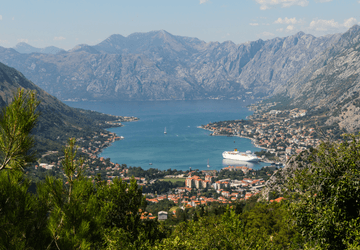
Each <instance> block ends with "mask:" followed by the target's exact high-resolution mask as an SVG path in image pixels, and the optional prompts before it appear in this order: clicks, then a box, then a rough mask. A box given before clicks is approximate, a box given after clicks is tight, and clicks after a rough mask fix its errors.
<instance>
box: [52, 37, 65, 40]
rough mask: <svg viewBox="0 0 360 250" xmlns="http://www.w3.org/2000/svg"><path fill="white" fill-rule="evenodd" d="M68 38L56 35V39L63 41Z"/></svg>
mask: <svg viewBox="0 0 360 250" xmlns="http://www.w3.org/2000/svg"><path fill="white" fill-rule="evenodd" d="M65 39H66V38H65V37H63V36H56V37H54V41H61V40H65Z"/></svg>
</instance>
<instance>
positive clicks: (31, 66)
mask: <svg viewBox="0 0 360 250" xmlns="http://www.w3.org/2000/svg"><path fill="white" fill-rule="evenodd" d="M339 37H340V35H330V36H325V37H319V38H317V37H314V36H312V35H306V34H304V33H302V32H299V33H297V34H295V35H293V36H289V37H285V38H275V39H271V40H267V41H263V40H258V41H254V42H249V43H245V44H239V45H237V44H234V43H233V42H230V41H228V42H224V43H218V42H210V43H205V42H204V41H201V40H199V39H197V38H189V37H181V36H174V35H172V34H170V33H168V32H166V31H152V32H147V33H134V34H131V35H129V36H128V37H123V36H121V35H112V36H110V37H109V38H107V39H106V40H104V41H103V42H101V43H99V44H98V45H95V46H89V45H79V46H76V47H75V48H74V49H72V50H69V51H67V52H62V53H58V54H56V55H52V54H23V53H18V52H16V51H14V50H11V49H5V48H2V47H0V61H1V62H3V63H5V64H7V65H9V66H12V67H14V68H16V69H18V70H20V71H21V72H23V74H24V75H25V76H26V77H28V78H29V79H31V80H32V81H33V82H35V83H36V84H37V85H38V86H40V87H41V88H43V89H44V90H46V91H47V92H49V93H51V94H53V95H55V96H56V97H58V98H60V99H62V100H66V99H78V100H79V99H87V100H173V99H174V100H186V99H206V98H220V99H224V98H226V99H229V98H233V99H238V98H250V97H252V98H254V97H255V98H256V97H263V96H267V95H269V94H271V93H272V92H273V90H274V89H275V88H276V87H278V86H282V85H284V84H286V82H287V81H288V80H289V79H290V78H291V77H292V76H293V75H295V74H296V73H298V72H299V71H300V70H301V69H302V68H303V67H304V66H305V65H306V64H307V63H308V62H309V61H310V60H311V59H313V58H314V57H316V56H317V55H318V54H319V53H321V52H322V51H324V50H325V49H327V48H328V47H329V46H331V45H332V44H334V43H336V41H337V40H338V38H339Z"/></svg>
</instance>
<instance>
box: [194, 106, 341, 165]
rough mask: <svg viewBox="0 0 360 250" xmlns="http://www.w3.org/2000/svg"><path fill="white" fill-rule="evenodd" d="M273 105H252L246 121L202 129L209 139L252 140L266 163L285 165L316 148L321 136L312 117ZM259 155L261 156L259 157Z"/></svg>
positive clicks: (223, 122) (302, 111) (213, 124)
mask: <svg viewBox="0 0 360 250" xmlns="http://www.w3.org/2000/svg"><path fill="white" fill-rule="evenodd" d="M274 105H275V104H266V105H254V106H251V109H252V110H253V111H254V113H253V114H252V115H250V116H249V117H247V118H248V119H246V120H233V121H221V122H214V123H209V124H206V125H203V126H201V128H203V129H206V130H209V131H211V133H210V135H212V136H238V137H243V138H248V139H250V140H252V142H253V144H254V145H255V146H256V147H259V148H261V149H263V150H265V151H266V152H267V153H268V155H269V156H270V157H267V158H266V159H264V158H265V156H264V155H263V160H264V161H268V162H281V163H285V162H286V161H287V160H289V159H290V157H291V156H292V155H294V154H298V153H300V152H302V151H303V150H306V149H309V148H311V147H316V146H317V145H319V143H320V141H321V139H322V138H323V137H324V135H323V134H321V133H320V132H319V129H316V128H315V127H316V122H314V116H311V119H309V118H308V117H307V114H308V111H307V110H304V109H298V108H294V109H291V110H276V109H271V106H274ZM333 132H334V130H333V129H331V128H328V129H326V130H325V132H324V133H325V134H326V136H334V134H333ZM260 156H261V155H260Z"/></svg>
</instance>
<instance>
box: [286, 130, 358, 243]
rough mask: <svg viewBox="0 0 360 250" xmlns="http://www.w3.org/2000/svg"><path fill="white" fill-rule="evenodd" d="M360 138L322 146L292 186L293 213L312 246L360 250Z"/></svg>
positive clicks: (309, 157)
mask: <svg viewBox="0 0 360 250" xmlns="http://www.w3.org/2000/svg"><path fill="white" fill-rule="evenodd" d="M359 139H360V136H355V135H348V136H346V137H344V142H342V143H329V142H326V143H325V142H324V143H321V145H320V146H319V148H318V149H316V150H314V151H312V152H311V153H310V154H309V155H307V156H306V157H305V159H304V160H303V161H302V165H300V168H299V169H298V170H297V171H296V173H295V175H294V178H293V179H292V180H291V181H290V183H289V185H288V187H289V188H290V189H291V190H294V191H295V194H296V196H297V198H296V199H295V201H294V202H293V203H292V211H293V214H294V218H295V220H296V222H297V225H298V227H299V230H300V232H301V233H302V235H303V236H304V237H305V240H306V242H307V245H308V246H309V247H313V246H317V247H321V248H322V249H347V248H351V249H354V248H357V249H359V248H360V245H359V244H360V243H359V242H360V231H359V226H360V221H359V215H360V199H359V197H360V142H359ZM298 158H300V156H299V157H298Z"/></svg>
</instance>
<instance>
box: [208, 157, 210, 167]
mask: <svg viewBox="0 0 360 250" xmlns="http://www.w3.org/2000/svg"><path fill="white" fill-rule="evenodd" d="M207 167H208V168H209V167H210V164H209V159H208V164H207Z"/></svg>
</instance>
